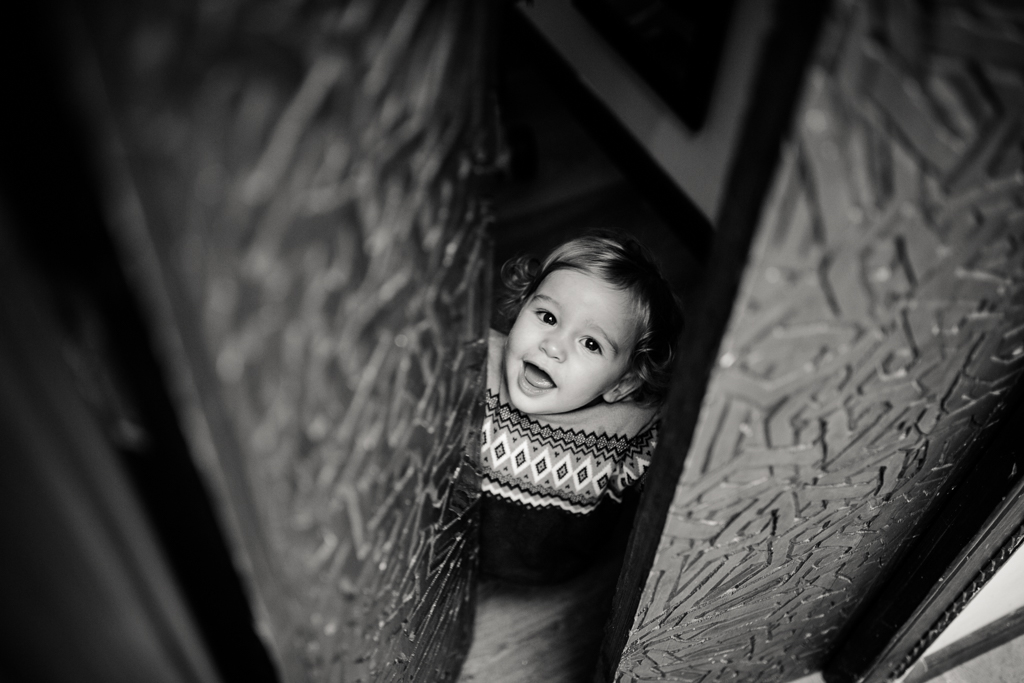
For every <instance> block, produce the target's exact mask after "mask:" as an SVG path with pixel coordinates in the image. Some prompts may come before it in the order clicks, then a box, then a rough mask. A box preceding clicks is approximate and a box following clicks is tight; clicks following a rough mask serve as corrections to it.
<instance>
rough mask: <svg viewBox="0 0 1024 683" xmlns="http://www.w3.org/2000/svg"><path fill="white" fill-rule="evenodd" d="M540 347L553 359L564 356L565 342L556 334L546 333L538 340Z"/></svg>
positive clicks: (559, 358) (560, 358)
mask: <svg viewBox="0 0 1024 683" xmlns="http://www.w3.org/2000/svg"><path fill="white" fill-rule="evenodd" d="M540 349H541V351H543V352H544V353H545V354H546V355H547V356H548V358H551V359H553V360H562V359H563V358H564V357H565V344H564V342H563V341H562V339H561V338H560V337H558V335H556V334H548V335H546V336H545V337H544V338H543V339H542V340H541V342H540Z"/></svg>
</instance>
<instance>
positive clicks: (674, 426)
mask: <svg viewBox="0 0 1024 683" xmlns="http://www.w3.org/2000/svg"><path fill="white" fill-rule="evenodd" d="M825 9H826V3H822V2H813V1H806V0H783V1H780V2H778V3H777V4H776V6H775V10H774V21H773V26H772V29H771V31H770V33H769V36H768V38H767V40H766V43H765V47H764V50H763V54H762V57H761V60H760V65H759V68H758V72H757V75H756V77H755V85H754V93H753V96H752V97H751V98H750V105H749V107H748V110H747V112H746V114H745V116H744V123H743V129H742V133H741V137H740V140H739V144H738V145H737V150H738V152H737V155H736V157H735V161H734V162H733V165H732V168H731V170H730V173H729V176H728V180H727V185H726V190H725V193H724V196H726V197H728V200H727V201H726V202H725V203H724V205H723V209H722V212H721V215H720V216H719V217H718V221H717V230H716V232H715V234H714V238H713V240H712V242H711V245H710V257H709V260H708V268H707V274H706V276H705V280H704V282H703V286H702V295H701V296H698V297H697V298H696V304H697V305H696V310H693V311H689V312H688V326H687V329H686V331H684V333H683V336H682V338H681V339H680V344H679V359H680V360H679V363H678V365H677V367H676V371H675V376H674V379H673V388H672V393H671V394H670V396H669V398H668V402H667V405H666V406H665V409H664V411H663V420H662V425H663V428H662V429H663V431H662V435H661V441H660V443H659V444H658V451H657V453H656V454H655V457H654V459H653V462H652V466H651V469H650V470H649V471H648V474H647V484H646V490H645V491H644V494H643V497H642V498H641V502H640V509H639V511H638V514H637V520H636V523H635V524H634V526H633V536H632V537H631V539H630V544H629V547H628V549H627V555H626V562H625V565H624V569H623V573H622V574H621V575H620V577H619V584H618V588H617V591H616V597H615V603H614V606H613V612H612V616H611V619H610V621H609V625H608V629H607V631H606V633H605V640H604V644H603V647H602V651H601V658H600V661H599V662H598V671H597V675H596V680H597V681H600V682H602V683H604V682H606V681H612V680H614V676H615V670H616V668H617V667H618V663H619V659H620V657H621V654H622V650H623V648H624V647H625V645H626V642H627V640H628V637H629V631H630V627H631V626H632V624H633V619H634V615H635V613H636V610H637V607H638V605H639V603H640V597H641V594H642V592H643V588H644V584H645V583H646V581H647V576H648V573H649V571H650V568H651V565H652V563H653V561H654V555H655V553H656V552H657V548H658V544H659V541H660V538H661V530H662V528H663V526H664V524H665V519H666V516H667V514H668V510H669V506H670V505H671V503H672V498H673V495H674V493H675V487H676V482H677V481H678V480H679V477H680V475H681V473H682V470H683V461H684V459H685V457H686V453H687V452H688V450H689V448H690V442H691V440H692V438H693V433H694V428H695V427H696V424H697V417H698V415H699V413H700V407H701V402H702V400H703V397H704V391H705V389H706V387H707V384H708V378H709V376H710V372H711V367H712V365H713V364H714V362H715V358H716V355H717V353H718V347H719V343H720V341H721V338H722V335H723V334H724V332H725V329H726V326H727V324H728V322H729V318H730V315H731V312H732V304H733V301H734V300H735V298H736V293H737V291H738V288H739V283H740V279H741V277H742V275H743V271H744V267H745V266H746V263H747V254H748V252H749V249H750V244H751V240H752V239H753V236H754V232H755V229H756V227H757V224H758V220H759V218H760V214H761V207H762V205H763V202H764V199H765V196H766V194H767V191H768V188H769V186H770V184H771V181H772V179H773V177H774V174H775V169H776V166H777V163H778V159H779V155H780V148H781V143H782V140H783V138H784V137H785V135H786V133H787V132H788V131H789V129H790V127H791V125H792V116H793V111H794V108H795V105H796V99H797V96H798V94H799V92H800V88H801V86H802V84H803V80H804V74H805V71H806V67H807V65H808V64H809V60H810V57H811V54H812V50H813V47H814V45H815V43H816V39H817V36H818V33H819V30H820V28H821V23H822V19H823V17H824V12H825Z"/></svg>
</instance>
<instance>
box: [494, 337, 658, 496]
mask: <svg viewBox="0 0 1024 683" xmlns="http://www.w3.org/2000/svg"><path fill="white" fill-rule="evenodd" d="M504 344H505V336H504V335H502V334H500V333H498V332H494V331H493V330H492V331H491V335H490V338H489V354H488V364H487V365H488V368H487V370H488V372H487V398H486V417H485V418H484V424H483V429H482V434H481V437H482V439H481V449H480V462H481V465H482V470H483V478H482V488H483V492H484V493H485V494H488V495H492V496H496V497H498V498H501V499H503V500H506V501H508V502H512V503H516V504H519V505H522V506H525V507H528V508H531V509H560V510H564V511H566V512H569V513H572V514H575V515H585V514H587V513H589V512H591V511H593V510H594V509H595V508H596V507H597V505H598V504H599V503H600V502H601V501H602V500H603V499H604V498H605V497H606V496H607V497H610V498H612V499H613V500H620V495H621V494H622V492H623V491H625V490H626V489H627V488H629V487H630V486H631V485H633V484H635V483H636V482H637V481H639V480H640V478H641V477H642V476H643V474H644V472H645V471H646V469H647V467H648V465H649V464H650V460H651V453H653V451H654V447H655V445H656V444H657V435H658V426H657V415H658V413H657V408H652V407H645V406H640V405H637V404H636V403H633V402H631V401H620V402H618V403H597V404H595V405H591V406H587V407H585V408H581V409H580V410H576V411H573V412H571V413H563V414H560V415H543V416H530V415H527V414H525V413H523V412H521V411H519V410H517V409H516V408H515V407H513V406H512V405H511V403H510V401H509V398H508V390H507V388H506V387H505V384H504V373H503V372H502V352H503V349H504Z"/></svg>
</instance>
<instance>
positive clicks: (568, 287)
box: [504, 270, 637, 415]
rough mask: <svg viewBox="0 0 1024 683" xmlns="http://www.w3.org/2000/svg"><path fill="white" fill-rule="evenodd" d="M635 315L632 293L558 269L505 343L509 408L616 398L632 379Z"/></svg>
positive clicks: (570, 406) (572, 405) (555, 409)
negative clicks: (630, 369)
mask: <svg viewBox="0 0 1024 683" xmlns="http://www.w3.org/2000/svg"><path fill="white" fill-rule="evenodd" d="M636 333H637V320H636V313H635V312H634V310H633V301H632V298H631V297H630V295H629V294H628V293H627V292H624V291H621V290H618V289H615V288H613V287H611V286H609V285H607V284H606V283H605V282H603V281H602V280H600V279H598V278H596V277H594V276H592V275H588V274H586V273H581V272H579V271H575V270H556V271H555V272H553V273H551V274H550V275H548V276H547V277H545V278H544V281H543V282H541V284H540V286H539V287H538V288H537V291H536V292H534V294H533V295H532V296H531V297H530V298H529V299H527V301H526V303H525V304H524V306H523V308H522V310H521V311H520V312H519V316H518V317H517V318H516V322H515V325H513V326H512V330H511V331H510V332H509V335H508V341H507V343H506V345H505V363H504V366H505V367H504V372H505V382H506V384H507V385H508V393H509V398H510V399H511V401H512V405H514V406H515V407H516V408H518V409H519V410H521V411H522V412H524V413H528V414H531V415H551V414H555V413H565V412H569V411H570V410H576V409H577V408H582V407H583V406H585V405H587V404H588V403H590V402H591V401H593V400H594V399H596V398H598V397H602V398H604V400H606V401H609V402H613V401H617V400H619V399H620V398H623V397H624V396H625V395H626V394H628V393H629V392H630V391H631V390H632V389H633V388H635V383H634V382H633V381H632V380H630V379H628V378H626V371H627V370H628V369H629V364H630V359H631V357H632V355H633V344H634V343H635V341H636Z"/></svg>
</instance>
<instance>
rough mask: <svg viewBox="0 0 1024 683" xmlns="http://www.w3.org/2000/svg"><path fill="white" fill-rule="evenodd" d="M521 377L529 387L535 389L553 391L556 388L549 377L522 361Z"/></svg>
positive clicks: (532, 365)
mask: <svg viewBox="0 0 1024 683" xmlns="http://www.w3.org/2000/svg"><path fill="white" fill-rule="evenodd" d="M523 375H524V377H525V379H526V381H527V382H528V383H529V384H530V386H532V387H534V388H535V389H554V388H555V386H556V385H555V380H553V379H551V375H549V374H548V373H546V372H544V371H543V370H541V369H540V368H538V367H537V366H536V365H534V364H533V363H530V362H528V361H523Z"/></svg>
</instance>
